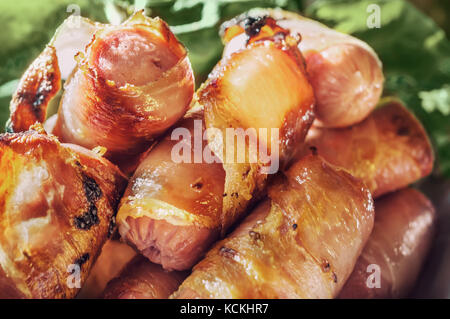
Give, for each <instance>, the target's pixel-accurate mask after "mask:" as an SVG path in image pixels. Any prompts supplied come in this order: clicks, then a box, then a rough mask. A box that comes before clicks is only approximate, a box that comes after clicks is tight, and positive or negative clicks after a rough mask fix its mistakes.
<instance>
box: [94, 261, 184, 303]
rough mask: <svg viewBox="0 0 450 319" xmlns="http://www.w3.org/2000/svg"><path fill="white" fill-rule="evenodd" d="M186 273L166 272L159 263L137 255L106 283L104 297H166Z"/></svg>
mask: <svg viewBox="0 0 450 319" xmlns="http://www.w3.org/2000/svg"><path fill="white" fill-rule="evenodd" d="M186 276H187V273H185V272H178V271H172V272H167V271H165V270H163V269H162V268H161V266H160V265H155V264H152V263H151V262H149V261H148V259H146V258H144V257H142V256H137V257H135V258H134V259H133V260H132V261H130V263H129V264H128V265H127V266H126V267H125V269H124V270H123V271H122V272H121V273H120V275H119V276H118V277H117V278H115V279H114V280H112V281H111V282H109V283H108V286H107V287H106V289H105V291H104V293H103V297H104V298H105V299H167V298H169V296H170V295H171V294H172V293H173V292H174V291H175V290H176V289H177V288H178V286H179V285H180V284H181V282H182V281H183V280H184V278H186Z"/></svg>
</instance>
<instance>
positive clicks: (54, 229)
mask: <svg viewBox="0 0 450 319" xmlns="http://www.w3.org/2000/svg"><path fill="white" fill-rule="evenodd" d="M34 129H36V130H37V131H34V130H31V131H26V132H22V133H13V134H2V135H0V169H1V171H2V179H1V180H0V256H1V258H0V297H1V298H70V297H74V296H75V295H76V293H77V291H78V288H79V287H80V285H81V284H82V283H83V282H84V280H85V279H86V277H87V275H88V272H89V269H90V268H91V266H92V264H93V263H94V261H95V259H96V257H97V254H98V253H99V252H100V249H101V247H102V245H103V244H104V242H105V241H106V238H107V236H108V234H109V233H110V232H111V231H112V230H113V229H114V214H115V211H116V207H117V204H118V201H119V198H120V196H121V194H122V192H123V189H124V188H125V186H126V178H125V177H124V176H123V174H122V173H121V172H120V171H119V169H118V168H117V167H116V166H114V165H113V164H111V163H110V162H109V161H107V160H106V159H103V158H102V157H100V156H99V155H97V154H95V153H93V152H91V151H88V150H86V149H83V148H81V147H80V146H75V145H68V144H60V143H59V142H58V140H57V139H56V138H55V137H53V136H49V135H46V134H45V132H44V131H43V130H42V128H41V127H34Z"/></svg>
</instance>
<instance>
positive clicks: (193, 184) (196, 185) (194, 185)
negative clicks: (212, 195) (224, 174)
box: [191, 179, 203, 191]
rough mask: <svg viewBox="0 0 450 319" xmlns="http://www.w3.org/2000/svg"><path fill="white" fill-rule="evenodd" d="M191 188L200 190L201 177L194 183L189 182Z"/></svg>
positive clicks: (201, 186) (201, 185)
mask: <svg viewBox="0 0 450 319" xmlns="http://www.w3.org/2000/svg"><path fill="white" fill-rule="evenodd" d="M191 188H193V189H195V190H198V191H199V190H201V189H202V188H203V182H202V181H201V179H199V180H197V181H195V182H194V183H192V184H191Z"/></svg>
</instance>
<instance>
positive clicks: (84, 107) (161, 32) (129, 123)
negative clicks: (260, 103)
mask: <svg viewBox="0 0 450 319" xmlns="http://www.w3.org/2000/svg"><path fill="white" fill-rule="evenodd" d="M77 60H78V67H77V68H76V70H75V71H74V73H73V75H72V76H71V77H70V78H69V80H68V82H67V83H66V85H65V92H64V95H63V97H62V100H61V106H60V108H59V112H58V119H57V121H56V125H55V129H54V132H53V133H54V134H56V135H57V136H59V137H60V138H61V139H62V141H64V142H70V143H74V144H78V145H82V146H84V147H87V148H92V147H95V146H97V145H101V146H103V147H106V148H107V150H108V152H107V154H106V156H107V157H108V158H109V159H111V160H112V161H113V162H115V163H118V164H119V165H120V166H121V167H125V168H124V170H125V171H133V167H131V168H129V169H128V166H133V165H131V164H130V162H132V158H133V156H137V155H138V154H140V153H142V152H143V151H145V150H146V149H147V148H148V147H149V146H150V144H151V143H152V141H153V139H154V138H155V137H156V136H158V135H160V134H161V133H163V132H164V131H165V130H166V129H167V128H169V127H170V126H171V125H173V124H174V123H175V122H176V121H178V119H180V118H181V117H182V116H183V115H184V113H185V112H186V110H187V107H188V106H189V104H190V102H191V100H192V96H193V93H194V77H193V72H192V68H191V65H190V62H189V59H188V57H187V52H186V50H185V49H184V47H183V46H182V44H181V43H180V42H178V40H177V39H176V38H175V36H174V35H173V34H172V33H171V32H170V29H169V27H168V26H167V24H166V23H165V22H163V21H162V20H160V19H158V18H155V19H151V18H147V17H145V16H144V15H143V14H142V13H141V12H138V13H136V14H135V15H134V16H133V17H131V18H130V19H129V20H128V21H126V22H124V23H123V24H122V25H120V26H105V27H104V28H100V29H99V30H98V31H97V32H96V33H95V35H94V38H93V40H92V41H91V43H90V44H89V46H88V47H87V49H86V52H85V53H83V54H81V53H80V54H79V55H78V56H77Z"/></svg>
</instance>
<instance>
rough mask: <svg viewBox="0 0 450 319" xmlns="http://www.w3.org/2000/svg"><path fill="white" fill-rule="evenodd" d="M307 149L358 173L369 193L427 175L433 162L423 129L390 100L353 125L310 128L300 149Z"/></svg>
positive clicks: (401, 106)
mask: <svg viewBox="0 0 450 319" xmlns="http://www.w3.org/2000/svg"><path fill="white" fill-rule="evenodd" d="M311 149H313V150H314V151H317V152H318V153H319V154H320V155H321V156H323V158H325V159H326V160H327V161H328V162H330V163H332V164H334V165H336V166H340V167H343V168H345V169H347V170H348V171H349V172H350V173H351V174H352V175H353V176H355V177H358V178H361V179H362V180H363V181H364V182H365V183H366V185H367V186H368V187H369V189H370V190H371V192H372V195H373V197H374V198H376V197H379V196H381V195H383V194H386V193H388V192H392V191H395V190H398V189H401V188H403V187H406V186H408V185H409V184H411V183H413V182H415V181H417V180H418V179H420V178H422V177H424V176H427V175H428V174H430V173H431V171H432V169H433V162H434V156H433V148H432V146H431V144H430V141H429V139H428V136H427V134H426V132H425V130H424V128H423V127H422V125H421V124H420V122H419V121H418V120H417V119H416V118H415V117H414V115H413V114H412V113H411V112H410V111H408V110H407V109H406V108H405V107H404V106H403V105H402V104H400V103H399V102H395V101H392V102H388V103H386V104H384V105H383V106H381V107H379V108H377V109H376V110H375V111H374V112H373V113H372V114H371V115H370V116H369V117H368V118H367V119H366V120H364V121H363V122H362V123H360V124H357V125H355V126H352V127H348V128H343V129H325V128H317V127H314V128H312V129H311V130H310V131H309V132H308V136H307V138H306V144H305V148H304V150H303V152H302V154H308V153H309V152H310V151H311Z"/></svg>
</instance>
